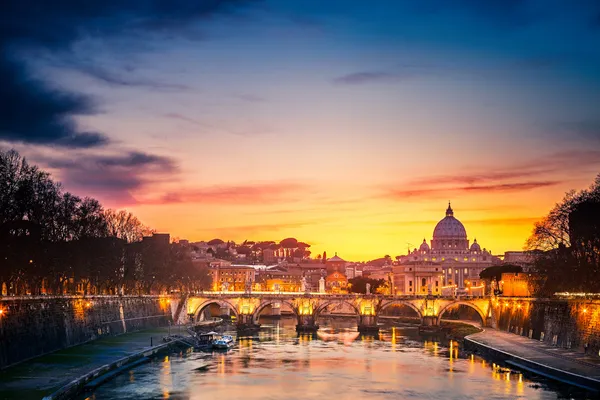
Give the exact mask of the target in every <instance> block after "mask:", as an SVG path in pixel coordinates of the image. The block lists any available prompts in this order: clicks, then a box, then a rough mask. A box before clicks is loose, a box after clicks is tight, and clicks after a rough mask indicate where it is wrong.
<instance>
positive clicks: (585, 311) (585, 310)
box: [0, 308, 587, 314]
mask: <svg viewBox="0 0 600 400" xmlns="http://www.w3.org/2000/svg"><path fill="white" fill-rule="evenodd" d="M0 311H1V310H0ZM583 313H584V314H585V313H587V308H584V309H583Z"/></svg>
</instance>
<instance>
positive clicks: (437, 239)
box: [394, 203, 501, 294]
mask: <svg viewBox="0 0 600 400" xmlns="http://www.w3.org/2000/svg"><path fill="white" fill-rule="evenodd" d="M397 260H398V262H397V266H398V267H400V268H396V273H397V274H405V275H406V277H404V278H401V277H395V278H394V280H395V282H398V283H400V282H402V281H404V282H405V284H404V285H397V286H396V291H397V293H398V290H400V289H401V287H404V289H405V290H406V289H409V290H408V291H405V292H404V294H410V293H413V294H423V292H424V289H423V286H424V285H423V283H425V285H430V286H431V291H432V293H435V288H436V286H435V285H436V282H437V285H438V286H437V287H440V286H441V287H444V286H455V287H457V288H458V290H460V291H469V290H473V288H478V287H480V286H482V282H481V279H480V278H479V273H480V272H481V271H483V270H484V269H486V268H488V267H490V266H492V265H496V264H499V263H500V262H501V261H500V259H499V258H498V257H495V256H493V255H492V253H491V252H490V251H489V250H487V249H485V248H483V249H482V248H481V245H480V244H479V243H477V239H475V240H474V241H473V243H472V244H470V243H469V239H468V237H467V231H466V229H465V227H464V225H463V224H462V223H461V222H460V221H459V220H458V219H456V218H455V217H454V211H453V210H452V207H451V205H450V203H448V208H447V209H446V216H445V217H444V218H443V219H442V220H441V221H440V222H438V224H437V225H436V226H435V229H434V230H433V238H432V240H431V245H429V244H428V243H427V240H425V239H423V243H422V244H421V246H420V247H419V248H418V249H414V250H413V251H410V252H409V253H408V254H406V255H402V256H398V257H397ZM404 267H406V268H404ZM436 268H437V269H438V270H437V271H436ZM411 275H412V277H413V279H410V278H409V277H410V276H411ZM411 281H412V282H413V283H412V285H413V286H410V285H411V284H410V282H411ZM411 288H412V291H411V290H410V289H411ZM425 291H426V292H427V291H428V290H425Z"/></svg>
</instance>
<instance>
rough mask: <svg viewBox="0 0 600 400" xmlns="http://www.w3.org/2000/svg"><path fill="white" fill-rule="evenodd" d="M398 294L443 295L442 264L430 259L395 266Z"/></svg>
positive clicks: (394, 274)
mask: <svg viewBox="0 0 600 400" xmlns="http://www.w3.org/2000/svg"><path fill="white" fill-rule="evenodd" d="M393 276H394V278H393V282H394V285H393V286H394V287H393V290H394V292H395V293H396V294H409V295H429V294H431V295H441V294H442V286H443V280H444V275H443V272H442V265H441V264H437V263H434V262H430V261H409V262H407V263H404V264H402V265H397V266H394V267H393Z"/></svg>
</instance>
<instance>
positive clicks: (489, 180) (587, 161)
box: [383, 150, 600, 200]
mask: <svg viewBox="0 0 600 400" xmlns="http://www.w3.org/2000/svg"><path fill="white" fill-rule="evenodd" d="M597 166H600V151H598V150H566V151H562V152H558V153H554V154H549V155H547V156H545V157H538V158H535V159H532V160H530V161H527V162H523V163H521V164H517V165H513V166H512V167H510V168H504V169H496V168H487V169H486V168H482V167H478V168H476V169H475V168H473V169H472V170H476V171H477V172H474V173H466V174H443V175H436V176H431V177H426V178H420V179H415V180H412V181H410V182H408V183H405V184H404V186H406V187H407V189H391V190H390V189H387V188H386V189H385V190H384V194H383V197H384V198H389V199H394V200H400V199H411V198H421V197H429V198H446V199H448V198H451V197H453V196H456V195H462V194H469V193H470V194H476V193H512V192H523V191H529V190H535V189H539V188H544V187H550V186H555V185H558V184H561V183H562V182H563V181H562V180H560V179H559V178H557V177H559V176H561V175H569V174H572V173H573V172H574V171H578V170H580V169H582V168H589V167H597ZM402 185H403V184H401V183H399V184H397V185H395V186H396V187H401V186H402Z"/></svg>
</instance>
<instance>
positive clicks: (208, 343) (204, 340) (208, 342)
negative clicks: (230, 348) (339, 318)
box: [196, 331, 220, 349]
mask: <svg viewBox="0 0 600 400" xmlns="http://www.w3.org/2000/svg"><path fill="white" fill-rule="evenodd" d="M219 337H220V335H219V334H218V333H217V332H214V331H212V332H205V333H199V334H197V335H196V344H197V345H196V347H197V348H200V349H205V348H206V349H209V348H212V345H213V342H214V341H215V340H217V338H219Z"/></svg>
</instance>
